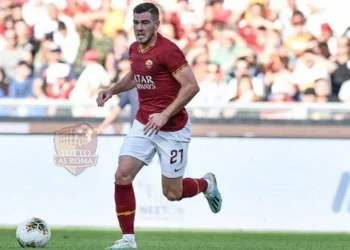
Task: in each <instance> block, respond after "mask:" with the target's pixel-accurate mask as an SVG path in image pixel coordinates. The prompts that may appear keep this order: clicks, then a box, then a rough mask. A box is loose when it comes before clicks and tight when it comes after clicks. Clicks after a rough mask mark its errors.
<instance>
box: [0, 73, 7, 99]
mask: <svg viewBox="0 0 350 250" xmlns="http://www.w3.org/2000/svg"><path fill="white" fill-rule="evenodd" d="M8 88H9V83H8V82H7V78H6V75H5V71H4V70H3V69H2V68H0V98H1V97H5V96H7V94H8Z"/></svg>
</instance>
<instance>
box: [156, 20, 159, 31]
mask: <svg viewBox="0 0 350 250" xmlns="http://www.w3.org/2000/svg"><path fill="white" fill-rule="evenodd" d="M159 26H160V21H159V20H158V21H156V30H158V28H159Z"/></svg>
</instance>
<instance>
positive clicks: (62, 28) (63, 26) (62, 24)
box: [58, 21, 67, 30]
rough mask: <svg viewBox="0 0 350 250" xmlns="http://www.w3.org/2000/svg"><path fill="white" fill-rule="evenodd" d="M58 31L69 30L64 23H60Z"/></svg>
mask: <svg viewBox="0 0 350 250" xmlns="http://www.w3.org/2000/svg"><path fill="white" fill-rule="evenodd" d="M58 30H67V26H66V24H65V23H64V22H62V21H59V22H58Z"/></svg>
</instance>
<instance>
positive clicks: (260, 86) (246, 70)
mask: <svg viewBox="0 0 350 250" xmlns="http://www.w3.org/2000/svg"><path fill="white" fill-rule="evenodd" d="M250 66H251V65H250V63H249V62H248V61H247V60H246V59H245V58H239V59H238V60H237V62H236V65H235V69H234V76H235V78H233V79H232V80H231V81H230V82H229V83H228V91H227V92H228V93H229V95H232V96H231V97H236V95H237V96H238V95H239V94H238V92H239V90H238V89H239V86H238V85H239V83H238V82H239V80H242V79H241V78H242V77H243V76H245V77H244V78H245V79H243V84H242V85H243V86H246V85H248V84H246V83H247V81H248V80H247V79H246V76H251V74H250V73H251V72H250V69H251V67H250ZM249 82H250V83H251V85H252V86H251V87H252V88H251V89H252V91H253V92H254V96H257V97H259V98H260V99H262V98H263V97H264V96H265V90H264V83H263V82H262V81H261V80H260V79H259V78H257V77H255V76H252V78H250V77H249ZM240 94H243V93H240ZM239 98H240V97H239ZM253 99H255V98H253Z"/></svg>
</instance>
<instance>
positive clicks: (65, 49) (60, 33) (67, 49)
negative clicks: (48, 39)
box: [53, 21, 80, 64]
mask: <svg viewBox="0 0 350 250" xmlns="http://www.w3.org/2000/svg"><path fill="white" fill-rule="evenodd" d="M53 42H54V43H55V44H57V45H58V46H59V47H60V48H61V50H62V58H61V59H62V60H63V61H65V62H67V63H69V64H73V63H74V62H75V59H76V57H77V54H78V49H79V45H80V37H79V35H78V33H77V32H76V31H75V30H70V31H69V30H68V29H67V26H66V24H65V23H64V22H61V21H59V22H58V28H57V31H55V32H54V33H53Z"/></svg>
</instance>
